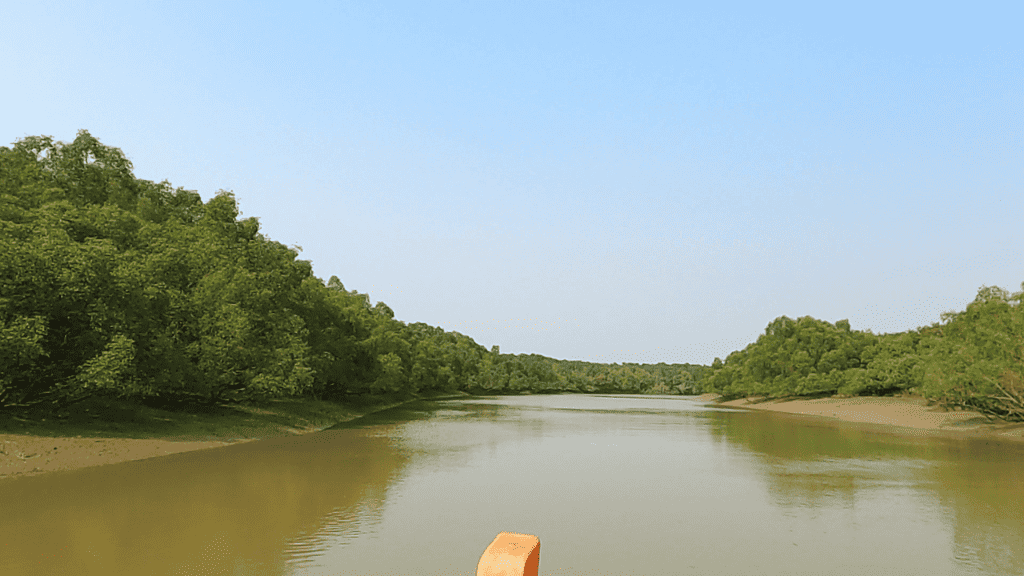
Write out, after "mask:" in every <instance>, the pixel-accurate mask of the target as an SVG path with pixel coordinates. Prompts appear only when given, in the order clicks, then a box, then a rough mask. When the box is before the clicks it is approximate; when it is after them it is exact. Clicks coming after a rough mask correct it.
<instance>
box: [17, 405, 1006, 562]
mask: <svg viewBox="0 0 1024 576" xmlns="http://www.w3.org/2000/svg"><path fill="white" fill-rule="evenodd" d="M501 531H514V532H523V533H530V534H535V535H537V536H538V537H539V538H540V540H541V561H540V572H541V574H545V575H556V574H557V575H563V574H564V575H568V574H609V575H611V574H638V575H639V574H645V575H655V574H666V575H667V574H673V575H675V574H722V575H738V574H751V575H753V574H757V575H768V574H787V575H789V574H808V575H810V574H814V575H819V574H830V575H847V574H849V575H853V574H856V575H863V574H901V575H917V574H920V575H929V576H932V575H935V574H958V575H960V574H963V575H974V574H977V575H982V574H984V575H1000V576H1003V575H1011V574H1012V575H1019V574H1024V448H1022V447H1021V446H1020V445H1019V444H1013V443H1000V442H998V441H994V440H988V441H986V440H951V439H948V438H935V437H927V436H911V435H905V436H901V435H894V434H889V433H884V432H879V431H878V430H877V429H872V428H867V427H864V426H858V425H852V424H845V425H844V424H838V423H837V424H831V423H830V424H828V425H824V424H820V423H817V422H815V421H813V420H809V419H803V418H799V417H794V416H790V415H784V414H777V413H767V412H748V411H733V410H727V409H720V408H712V407H708V406H703V405H700V404H698V403H696V402H693V401H691V400H688V399H685V398H680V397H609V396H597V395H581V396H576V395H572V396H569V395H566V396H524V397H494V398H486V399H484V398H474V399H470V400H443V401H433V402H425V401H424V402H417V403H413V404H408V405H405V406H402V407H399V408H395V409H392V410H389V411H386V412H383V413H378V414H375V415H371V416H369V417H367V418H363V419H360V420H356V421H353V422H349V423H346V424H344V425H342V426H341V427H338V428H336V429H332V430H327V431H323V432H320V433H316V434H312V435H308V436H302V437H296V438H286V439H276V440H268V441H262V442H253V443H249V444H240V445H235V446H228V447H225V448H216V449H212V450H207V451H201V452H192V453H183V454H175V455H171V456H167V457H162V458H156V459H152V460H145V461H136V462H125V463H122V464H115V465H110V466H103V467H96V468H87V469H83V470H79V471H74V472H59V473H53V474H49V475H44V476H38V477H31V478H17V479H10V480H5V481H3V482H0V574H4V575H6V574H23V575H27V576H28V575H37V574H38V575H44V574H45V575H52V574H76V575H89V574H103V575H119V574H131V575H146V574H153V575H164V574H167V575H179V574H180V575H207V574H211V575H212V574H231V575H234V574H242V575H249V574H252V575H256V574H259V575H286V574H287V575H291V574H296V575H299V574H330V575H349V574H368V575H369V574H372V575H376V574H392V575H405V574H409V575H412V574H417V575H431V574H451V575H472V574H474V573H475V567H476V562H477V560H478V559H479V557H480V554H481V553H482V552H483V549H484V548H485V547H486V546H487V544H488V543H490V541H491V540H492V539H493V538H494V536H495V535H496V534H497V533H498V532H501Z"/></svg>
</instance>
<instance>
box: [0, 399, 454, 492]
mask: <svg viewBox="0 0 1024 576" xmlns="http://www.w3.org/2000/svg"><path fill="white" fill-rule="evenodd" d="M457 396H461V394H454V395H452V394H447V395H425V396H417V397H416V398H412V399H404V400H396V399H393V398H391V399H384V400H383V401H378V402H371V404H370V405H364V406H358V405H353V404H344V403H331V402H326V401H311V400H296V401H278V402H270V403H265V404H260V405H236V406H233V407H231V408H225V407H224V406H221V407H215V408H213V409H211V410H210V411H208V412H206V413H199V414H196V413H187V412H186V413H183V412H171V411H165V410H158V409H145V408H139V407H134V406H128V405H126V404H125V403H119V402H107V403H106V404H105V405H104V404H103V403H99V402H95V403H88V404H84V405H83V407H81V408H80V409H78V410H76V412H75V413H74V414H71V415H67V416H65V417H64V418H63V419H62V421H61V422H59V423H56V422H53V421H52V420H53V418H51V422H50V423H49V424H46V419H41V420H40V421H38V422H36V421H30V420H27V419H19V418H16V417H11V416H7V417H6V421H4V422H2V423H0V483H3V482H4V480H6V479H13V478H23V477H28V476H38V475H40V474H48V473H51V472H60V471H68V470H78V469H81V468H89V467H92V466H102V465H106V464H117V463H119V462H128V461H131V460H144V459H147V458H156V457H160V456H166V455H169V454H177V453H179V452H191V451H193V450H208V449H210V448H220V447H223V446H231V445H233V444H242V443H246V442H253V441H256V440H264V439H268V438H280V437H287V436H298V435H302V434H310V433H312V432H319V431H321V430H324V429H327V428H330V427H331V426H334V425H336V424H340V423H343V422H348V421H350V420H355V419H356V418H361V417H363V416H366V415H368V414H372V413H374V412H380V411H382V410H388V409H390V408H394V407H395V406H400V405H402V404H406V403H408V402H414V401H417V400H433V399H441V398H450V397H457ZM100 408H107V409H108V411H107V412H106V413H103V414H104V416H105V417H109V416H110V414H116V415H117V416H118V417H121V418H123V419H124V420H125V422H121V423H118V422H117V421H114V422H106V421H99V422H97V420H98V419H99V416H98V415H96V412H97V411H99V409H100ZM90 409H91V410H92V412H91V414H93V415H90V414H87V413H89V412H90ZM118 411H119V412H118ZM83 420H84V422H83ZM164 422H167V423H168V424H164ZM133 426H134V427H133ZM18 428H20V430H17V431H14V432H13V433H12V429H18ZM132 436H134V437H132ZM139 436H143V437H139Z"/></svg>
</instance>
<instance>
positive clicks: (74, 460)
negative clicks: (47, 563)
mask: <svg viewBox="0 0 1024 576" xmlns="http://www.w3.org/2000/svg"><path fill="white" fill-rule="evenodd" d="M250 441H251V439H244V440H235V441H232V442H175V441H171V440H148V439H146V440H142V439H134V438H50V437H46V436H26V435H21V434H0V479H3V478H5V477H8V476H33V475H36V474H41V473H44V472H56V471H58V470H74V469H76V468H85V467H88V466H99V465H102V464H113V463H116V462H125V461H127V460H141V459H143V458H153V457H154V456H163V455H166V454H174V453H176V452H187V451H190V450H202V449H204V448H216V447H218V446H227V445H228V444H234V443H237V442H250Z"/></svg>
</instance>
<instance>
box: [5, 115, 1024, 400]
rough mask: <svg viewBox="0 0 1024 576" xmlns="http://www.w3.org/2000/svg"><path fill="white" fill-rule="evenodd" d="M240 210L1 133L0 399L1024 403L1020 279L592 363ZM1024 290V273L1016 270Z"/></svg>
mask: <svg viewBox="0 0 1024 576" xmlns="http://www.w3.org/2000/svg"><path fill="white" fill-rule="evenodd" d="M259 228H260V227H259V223H258V222H257V221H256V219H255V218H244V219H243V218H239V212H238V207H237V204H236V202H235V199H234V197H233V196H232V194H231V193H229V192H224V191H221V192H220V193H218V194H217V195H216V196H215V197H214V198H212V199H210V200H209V201H208V202H205V203H204V202H203V201H202V199H201V198H200V197H199V195H198V194H197V193H196V192H194V191H189V190H184V189H182V188H177V189H172V188H171V186H170V184H168V183H167V182H166V181H164V182H161V183H159V184H156V183H153V182H150V181H147V180H141V179H137V178H135V177H134V175H133V174H132V166H131V163H130V162H129V161H128V160H127V159H126V158H125V157H124V155H123V154H122V153H121V151H120V150H118V149H117V148H111V147H107V146H104V145H102V144H101V143H100V142H99V141H97V140H96V139H95V138H93V137H92V136H91V135H90V134H89V133H88V132H86V131H81V132H79V134H78V137H77V138H75V140H74V142H71V143H60V142H54V141H53V140H52V139H51V138H49V137H30V138H25V139H23V140H20V141H18V142H17V143H15V144H14V146H13V147H12V148H5V147H0V408H2V407H11V406H28V405H38V404H41V403H53V404H56V405H60V404H67V403H71V402H75V401H76V400H79V399H82V398H85V397H87V396H89V395H91V394H114V395H117V396H120V397H133V398H139V399H145V400H147V401H156V402H161V403H176V402H207V403H209V402H233V401H244V400H253V399H263V398H273V397H284V396H292V397H294V396H308V397H313V398H318V399H322V398H327V399H331V398H341V397H345V396H348V395H353V394H360V395H362V394H399V395H409V394H413V393H416V392H421V391H422V392H444V391H456V390H463V391H469V392H473V393H486V394H515V393H557V392H604V393H607V392H618V393H648V394H652V393H653V394H658V393H672V394H680V393H700V392H717V393H720V394H722V395H724V396H726V397H739V396H765V397H771V398H779V397H787V396H819V395H833V394H840V395H880V394H892V393H896V392H904V391H906V392H914V393H918V394H921V395H924V396H925V397H928V398H931V399H933V400H935V401H937V402H939V403H941V404H943V405H945V406H947V407H961V408H967V409H974V410H978V411H981V412H982V413H984V414H986V415H988V416H993V417H1000V418H1004V419H1008V420H1024V307H1022V306H1021V305H1020V304H1021V301H1022V300H1024V291H1022V292H1020V293H1017V294H1013V295H1010V294H1008V293H1007V292H1006V291H1004V290H1001V289H999V288H987V287H982V289H981V290H980V291H979V293H978V297H977V299H975V301H974V302H972V303H971V304H970V305H969V306H968V307H967V310H965V311H964V312H961V313H949V314H946V315H944V316H943V322H942V323H941V324H933V325H932V326H929V327H924V328H919V329H917V330H912V331H908V332H904V333H898V334H884V335H875V334H872V333H871V332H860V331H855V330H851V328H850V324H849V322H847V321H845V320H840V321H839V322H836V323H835V324H831V323H829V322H825V321H821V320H815V319H814V318H810V317H803V318H799V319H797V320H792V319H790V318H787V317H785V316H783V317H780V318H777V319H776V320H774V321H773V322H771V323H770V324H769V325H768V327H767V328H766V330H765V333H764V334H763V335H762V336H760V337H759V338H758V339H757V341H756V342H754V343H752V344H750V345H749V346H747V347H746V348H744V349H743V350H740V351H736V352H733V353H732V354H730V355H729V356H728V357H727V358H726V359H725V361H724V362H723V361H722V360H720V359H718V358H716V359H715V362H714V363H713V365H712V366H711V367H706V366H698V365H692V364H672V365H666V364H658V365H639V364H622V365H618V364H612V365H608V364H595V363H587V362H579V361H569V360H555V359H552V358H546V357H543V356H537V355H532V354H529V355H511V354H501V353H500V352H499V350H498V347H497V346H495V347H494V348H492V349H491V350H490V351H488V350H486V349H485V348H484V347H483V346H480V345H479V344H477V343H476V342H474V341H473V340H472V339H471V338H469V337H467V336H464V335H462V334H459V333H457V332H445V331H444V330H442V329H441V328H437V327H433V326H428V325H426V324H422V323H414V324H406V323H404V322H400V321H397V320H395V319H394V313H393V312H392V310H391V309H390V308H389V307H388V306H387V305H385V304H384V303H383V302H378V303H377V304H376V305H374V306H371V305H370V299H369V297H368V296H367V295H366V294H360V293H358V292H355V291H349V290H346V289H345V287H344V286H343V285H342V283H341V281H340V280H338V278H337V277H331V278H330V279H329V280H328V281H327V282H326V283H324V282H323V281H322V280H320V279H319V278H316V277H315V276H313V274H312V267H311V266H310V264H309V262H307V261H304V260H299V259H297V256H298V254H297V252H296V251H295V250H293V249H291V248H288V247H286V246H284V245H282V244H280V243H278V242H273V241H271V240H269V239H267V238H266V237H265V236H264V235H262V234H261V233H260V232H259ZM1022 289H1024V284H1022Z"/></svg>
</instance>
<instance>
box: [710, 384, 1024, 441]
mask: <svg viewBox="0 0 1024 576" xmlns="http://www.w3.org/2000/svg"><path fill="white" fill-rule="evenodd" d="M697 400H698V401H701V402H707V403H712V404H715V405H717V406H727V407H730V408H742V409H747V410H769V411H772V412H785V413H788V414H801V415H804V416H809V417H817V418H827V419H834V420H840V421H843V422H855V423H864V424H875V425H882V426H884V427H885V428H887V429H889V430H890V431H892V432H896V433H911V434H913V433H922V432H933V433H941V435H942V436H954V437H964V438H968V437H979V436H984V437H991V438H994V439H1002V440H1010V441H1018V442H1022V441H1024V423H1020V422H1016V423H1010V422H1002V421H999V420H996V421H994V422H992V421H989V420H988V419H987V418H985V417H984V416H983V415H982V414H980V413H978V412H973V411H968V410H945V409H943V408H942V407H940V406H937V405H930V404H929V402H928V400H926V399H925V398H922V397H919V396H857V397H853V398H842V397H832V398H815V399H795V400H793V399H781V400H766V399H763V398H756V397H752V398H741V399H738V400H729V401H726V402H722V401H721V400H720V396H718V395H717V394H704V395H702V396H698V397H697Z"/></svg>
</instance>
